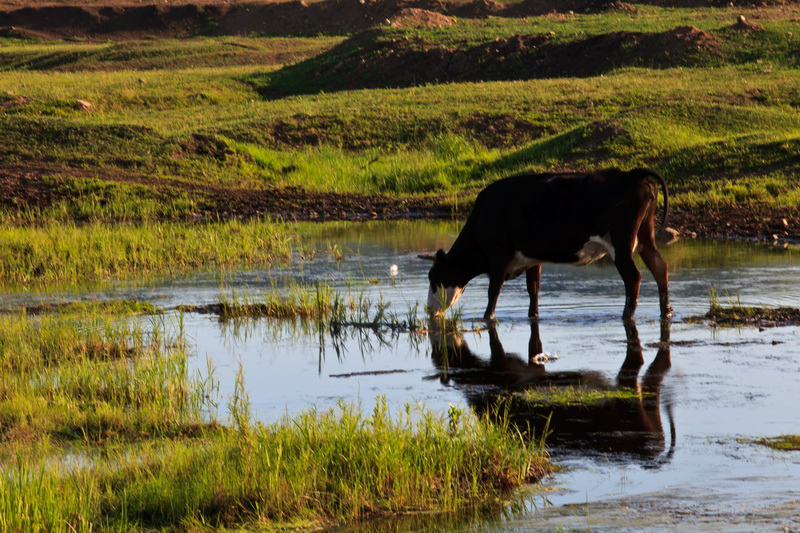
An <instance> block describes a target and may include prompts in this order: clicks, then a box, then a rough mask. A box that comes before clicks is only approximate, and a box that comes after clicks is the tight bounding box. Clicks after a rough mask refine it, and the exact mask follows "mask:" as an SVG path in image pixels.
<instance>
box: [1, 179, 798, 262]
mask: <svg viewBox="0 0 800 533" xmlns="http://www.w3.org/2000/svg"><path fill="white" fill-rule="evenodd" d="M52 172H54V169H25V170H23V169H13V168H12V169H8V168H7V169H0V206H3V207H6V208H12V209H28V208H47V207H49V206H51V205H53V204H56V203H58V202H59V201H62V200H64V198H63V197H62V196H60V195H59V193H58V191H57V190H55V189H53V188H51V187H50V186H48V184H47V183H45V181H43V180H42V175H44V174H47V173H52ZM58 172H59V173H61V174H65V175H69V174H70V173H74V171H70V170H69V169H60V170H59V171H58ZM80 175H81V176H85V177H95V178H98V179H102V180H106V181H114V182H123V183H138V184H142V185H146V186H148V187H151V188H152V189H153V190H154V191H155V192H156V194H157V195H162V196H163V197H164V198H169V197H172V196H174V195H175V194H176V191H178V192H184V193H186V194H187V195H188V196H189V197H191V198H194V199H196V200H197V202H198V205H199V209H198V211H197V212H196V213H195V214H194V216H193V220H228V219H251V218H260V217H266V216H270V217H279V218H282V219H284V220H287V221H329V220H353V221H359V220H373V219H382V220H392V219H413V218H459V217H464V216H466V215H467V214H468V212H469V208H470V201H469V198H470V197H471V196H472V195H473V194H474V193H476V192H477V191H471V192H464V193H462V194H461V198H460V199H459V201H458V206H459V208H458V209H455V208H454V207H453V205H454V199H455V198H454V197H453V195H452V194H451V195H447V196H425V197H419V196H416V197H397V196H385V195H380V194H342V193H326V192H315V191H309V190H307V189H304V188H301V187H276V188H268V189H263V190H254V189H237V188H226V187H220V186H211V185H198V184H191V183H185V182H166V181H164V180H154V179H152V178H148V177H146V176H138V175H132V174H118V175H111V174H103V175H99V174H98V175H96V176H87V174H86V172H85V171H81V172H80ZM668 225H669V226H670V227H673V228H675V229H677V230H678V231H679V232H680V234H681V237H682V238H693V237H695V238H713V239H739V240H753V241H760V242H771V243H773V244H775V245H776V246H785V245H787V243H798V242H800V213H799V212H798V209H796V208H785V207H771V206H759V205H736V206H733V205H719V206H708V207H704V208H702V209H697V210H685V209H672V210H670V213H669V222H668Z"/></svg>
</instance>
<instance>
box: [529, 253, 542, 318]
mask: <svg viewBox="0 0 800 533" xmlns="http://www.w3.org/2000/svg"><path fill="white" fill-rule="evenodd" d="M541 281H542V265H536V266H533V267H531V268H529V269H528V270H526V271H525V282H526V283H527V285H528V295H529V296H530V297H531V305H530V307H528V317H529V318H536V317H538V316H539V286H540V284H541Z"/></svg>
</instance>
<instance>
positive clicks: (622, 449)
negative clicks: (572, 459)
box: [430, 321, 675, 466]
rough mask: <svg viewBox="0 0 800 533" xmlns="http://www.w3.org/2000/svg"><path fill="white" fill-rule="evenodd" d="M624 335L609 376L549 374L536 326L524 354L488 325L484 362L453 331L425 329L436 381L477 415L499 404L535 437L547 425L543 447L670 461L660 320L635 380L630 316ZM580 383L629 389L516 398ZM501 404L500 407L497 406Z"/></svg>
mask: <svg viewBox="0 0 800 533" xmlns="http://www.w3.org/2000/svg"><path fill="white" fill-rule="evenodd" d="M624 326H625V333H626V338H627V350H626V353H625V360H624V361H623V363H622V367H621V368H620V370H619V373H618V374H617V377H616V382H615V383H614V382H613V381H612V380H610V379H608V377H607V376H606V375H605V374H603V373H602V372H599V371H593V370H575V371H558V372H550V371H547V370H546V369H545V366H544V365H542V364H536V363H535V362H534V359H533V357H534V356H535V355H537V354H540V353H542V342H541V339H540V337H539V324H538V322H536V321H533V322H531V337H530V342H529V345H528V357H526V358H523V357H520V356H519V355H516V354H513V353H506V351H505V350H504V349H503V345H502V344H501V342H500V338H499V336H498V334H497V329H496V328H494V327H491V328H490V329H489V343H490V349H491V357H490V359H489V360H488V361H487V360H486V359H485V358H481V357H479V356H477V355H476V354H474V353H473V352H472V351H471V350H470V349H469V347H468V346H467V344H466V342H465V341H464V338H463V336H462V335H461V334H460V333H457V332H455V333H454V332H447V333H443V332H432V333H431V334H430V336H431V346H432V359H433V362H434V364H435V365H436V366H437V368H438V369H439V370H440V373H439V374H438V377H439V379H440V380H441V381H442V383H444V384H447V385H453V386H455V387H458V388H459V389H462V390H463V391H464V393H465V394H466V396H467V399H468V401H469V403H470V405H471V406H472V407H473V408H474V409H475V411H476V412H477V413H478V414H481V415H482V414H486V413H489V414H496V413H497V412H498V411H500V412H502V411H503V410H504V409H505V408H507V410H508V415H509V417H510V419H511V421H512V422H514V423H515V424H517V426H518V427H520V428H521V429H522V430H523V431H527V430H531V431H533V432H534V435H541V432H542V431H544V430H545V428H546V427H548V426H547V424H548V418H549V427H548V429H549V431H550V432H551V433H550V435H549V436H548V438H547V443H548V444H549V445H550V446H553V447H555V448H561V449H575V450H578V451H580V452H581V453H582V454H586V453H592V452H594V453H600V454H602V456H603V457H606V456H607V455H608V456H617V457H619V458H626V459H636V460H641V461H642V462H643V463H645V466H657V465H658V464H660V463H663V462H666V461H669V459H670V457H671V456H672V452H673V450H674V447H675V429H674V424H673V420H672V415H671V408H670V405H665V410H666V412H667V414H668V417H669V423H670V429H669V433H670V438H669V441H670V444H669V447H667V445H666V438H665V435H664V427H663V425H662V421H661V383H662V380H663V378H664V375H665V374H666V373H667V372H668V371H669V368H670V366H671V362H670V347H669V327H670V324H669V322H667V321H663V322H662V323H661V342H660V343H659V345H658V346H659V347H658V352H657V353H656V357H655V359H654V360H653V362H652V363H651V364H650V366H649V367H648V369H647V371H646V372H645V374H644V376H643V377H642V379H641V381H640V380H639V372H640V370H641V368H642V366H643V365H644V356H643V354H642V345H641V342H640V340H639V332H638V330H637V328H636V324H635V323H634V322H632V321H626V322H624ZM565 387H580V388H585V389H587V390H589V391H591V390H595V391H613V390H627V391H632V392H633V393H634V394H633V395H631V396H630V397H628V395H625V397H624V398H622V399H615V398H607V399H602V400H600V401H598V402H589V403H583V404H573V405H561V404H557V403H556V404H552V405H536V404H532V403H530V402H526V401H524V400H522V399H520V396H519V395H515V394H514V393H520V392H523V391H525V390H531V389H544V390H545V391H553V390H557V389H559V388H565ZM503 406H505V407H503Z"/></svg>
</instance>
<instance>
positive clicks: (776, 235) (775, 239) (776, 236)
mask: <svg viewBox="0 0 800 533" xmlns="http://www.w3.org/2000/svg"><path fill="white" fill-rule="evenodd" d="M772 240H773V241H777V240H778V234H777V233H773V234H772Z"/></svg>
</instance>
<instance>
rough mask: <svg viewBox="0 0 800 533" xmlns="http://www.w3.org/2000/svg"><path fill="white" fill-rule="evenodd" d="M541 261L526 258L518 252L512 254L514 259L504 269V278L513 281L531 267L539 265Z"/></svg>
mask: <svg viewBox="0 0 800 533" xmlns="http://www.w3.org/2000/svg"><path fill="white" fill-rule="evenodd" d="M541 264H542V261H540V260H539V259H535V258H533V257H527V256H526V255H524V254H523V253H522V252H520V251H519V250H517V251H516V253H515V254H514V259H512V260H511V263H509V265H508V268H507V269H506V276H507V278H508V279H514V278H516V277H517V276H519V275H520V274H522V273H523V272H525V271H526V270H528V269H529V268H531V267H532V266H536V265H541Z"/></svg>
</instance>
